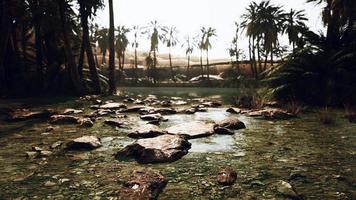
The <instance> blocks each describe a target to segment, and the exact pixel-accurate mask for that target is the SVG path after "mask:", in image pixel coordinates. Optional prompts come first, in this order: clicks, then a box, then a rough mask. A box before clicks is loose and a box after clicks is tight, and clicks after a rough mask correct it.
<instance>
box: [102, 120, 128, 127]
mask: <svg viewBox="0 0 356 200" xmlns="http://www.w3.org/2000/svg"><path fill="white" fill-rule="evenodd" d="M104 123H105V124H107V125H110V126H115V127H118V128H122V127H123V125H124V124H125V123H124V122H123V121H121V120H119V119H115V118H112V119H107V120H105V121H104Z"/></svg>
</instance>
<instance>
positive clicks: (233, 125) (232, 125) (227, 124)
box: [217, 117, 246, 130]
mask: <svg viewBox="0 0 356 200" xmlns="http://www.w3.org/2000/svg"><path fill="white" fill-rule="evenodd" d="M217 126H218V127H224V128H228V129H231V130H239V129H244V128H246V126H245V124H244V123H243V122H242V121H240V120H239V119H238V118H236V117H231V118H227V119H225V120H223V121H221V122H220V123H218V124H217Z"/></svg>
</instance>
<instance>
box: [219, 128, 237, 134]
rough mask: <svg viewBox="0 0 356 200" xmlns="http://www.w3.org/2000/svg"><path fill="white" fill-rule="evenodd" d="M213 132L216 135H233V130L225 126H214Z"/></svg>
mask: <svg viewBox="0 0 356 200" xmlns="http://www.w3.org/2000/svg"><path fill="white" fill-rule="evenodd" d="M214 133H216V134H218V135H233V134H235V133H234V131H232V130H230V129H228V128H225V127H215V128H214Z"/></svg>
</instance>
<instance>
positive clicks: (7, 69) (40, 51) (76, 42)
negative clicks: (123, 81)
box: [0, 0, 108, 95]
mask: <svg viewBox="0 0 356 200" xmlns="http://www.w3.org/2000/svg"><path fill="white" fill-rule="evenodd" d="M103 6H104V4H103V1H102V0H85V1H84V0H46V1H44V0H4V1H1V3H0V18H1V21H0V26H1V30H2V36H1V39H0V40H1V41H0V49H1V50H0V90H1V92H2V93H6V92H7V93H11V92H15V91H16V92H18V93H22V94H23V95H31V94H34V93H43V92H51V91H52V92H54V91H55V92H61V91H62V92H63V91H67V92H71V93H74V94H84V93H96V94H98V93H101V92H103V91H104V90H105V86H106V82H107V80H106V78H105V77H104V76H102V75H100V74H99V71H98V69H97V67H98V66H97V65H98V64H97V59H96V58H95V56H94V52H93V48H92V47H93V43H92V41H93V38H97V37H99V36H98V34H97V32H96V31H95V30H96V28H95V26H93V24H92V23H91V20H92V18H93V17H94V16H95V14H96V11H97V10H98V9H101V8H103ZM74 8H79V12H76V11H75V10H74ZM55 24H58V26H54V25H55ZM106 43H108V42H106ZM78 55H79V56H78ZM84 60H86V61H87V64H88V65H87V66H88V70H87V69H84V70H83V62H84ZM73 89H74V90H73Z"/></svg>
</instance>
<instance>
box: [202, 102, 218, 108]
mask: <svg viewBox="0 0 356 200" xmlns="http://www.w3.org/2000/svg"><path fill="white" fill-rule="evenodd" d="M201 105H203V106H205V107H212V108H215V107H220V106H221V105H222V104H221V103H220V102H217V101H208V102H203V103H202V104H201Z"/></svg>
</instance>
